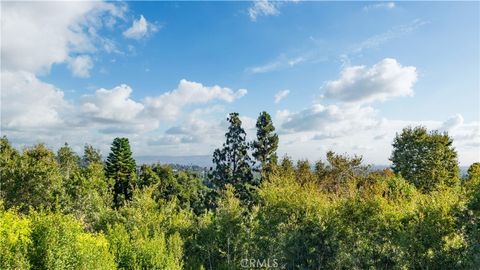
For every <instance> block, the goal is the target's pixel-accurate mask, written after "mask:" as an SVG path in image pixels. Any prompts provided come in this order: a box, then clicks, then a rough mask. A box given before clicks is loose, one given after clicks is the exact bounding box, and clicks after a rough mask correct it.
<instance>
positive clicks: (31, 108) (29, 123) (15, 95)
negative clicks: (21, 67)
mask: <svg viewBox="0 0 480 270" xmlns="http://www.w3.org/2000/svg"><path fill="white" fill-rule="evenodd" d="M1 79H2V91H1V105H2V106H1V116H2V119H1V122H2V129H7V130H17V129H30V128H42V129H43V128H52V127H56V126H59V125H61V124H62V123H63V122H64V121H63V118H62V112H64V111H65V110H67V109H68V107H69V104H68V103H67V102H66V101H65V100H64V97H63V92H62V91H60V90H59V89H57V88H56V87H55V86H53V85H51V84H48V83H44V82H42V81H40V80H38V79H37V78H36V77H35V75H33V74H31V73H28V72H11V71H2V73H1Z"/></svg>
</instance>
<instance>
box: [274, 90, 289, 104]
mask: <svg viewBox="0 0 480 270" xmlns="http://www.w3.org/2000/svg"><path fill="white" fill-rule="evenodd" d="M288 94H290V90H288V89H285V90H280V91H278V92H277V93H276V94H275V97H274V98H275V103H276V104H277V103H279V102H280V101H281V100H282V99H284V98H286V97H287V96H288Z"/></svg>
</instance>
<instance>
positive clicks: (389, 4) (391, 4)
mask: <svg viewBox="0 0 480 270" xmlns="http://www.w3.org/2000/svg"><path fill="white" fill-rule="evenodd" d="M395 7H396V5H395V3H394V2H385V3H377V4H372V5H368V6H364V7H363V10H364V11H370V10H374V9H387V10H388V9H394V8H395Z"/></svg>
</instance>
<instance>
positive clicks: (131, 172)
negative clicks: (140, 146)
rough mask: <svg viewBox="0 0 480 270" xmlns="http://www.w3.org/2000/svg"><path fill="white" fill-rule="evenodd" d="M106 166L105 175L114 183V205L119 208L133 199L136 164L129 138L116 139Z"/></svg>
mask: <svg viewBox="0 0 480 270" xmlns="http://www.w3.org/2000/svg"><path fill="white" fill-rule="evenodd" d="M110 151H111V152H110V154H109V155H108V157H107V162H106V164H105V165H106V166H105V175H106V176H107V178H109V179H112V180H113V181H114V186H113V204H114V207H116V208H118V207H120V206H122V205H124V204H125V202H126V201H128V200H131V199H132V195H133V189H134V188H135V182H136V164H135V160H134V159H133V157H132V151H131V150H130V143H129V142H128V139H127V138H115V139H114V140H113V143H112V147H111V148H110Z"/></svg>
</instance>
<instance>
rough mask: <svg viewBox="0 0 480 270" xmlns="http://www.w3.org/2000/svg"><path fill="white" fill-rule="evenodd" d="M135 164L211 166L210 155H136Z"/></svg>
mask: <svg viewBox="0 0 480 270" xmlns="http://www.w3.org/2000/svg"><path fill="white" fill-rule="evenodd" d="M135 160H136V161H137V165H140V164H152V163H156V162H160V163H164V164H179V165H197V166H200V167H211V166H212V156H208V155H204V156H137V157H135Z"/></svg>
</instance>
